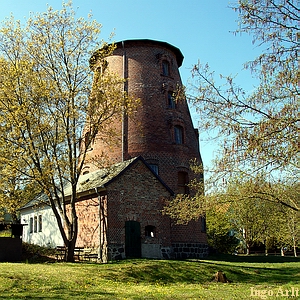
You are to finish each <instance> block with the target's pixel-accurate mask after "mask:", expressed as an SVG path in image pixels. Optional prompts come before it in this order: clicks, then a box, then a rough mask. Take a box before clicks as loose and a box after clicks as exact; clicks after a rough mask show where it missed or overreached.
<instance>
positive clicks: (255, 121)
mask: <svg viewBox="0 0 300 300" xmlns="http://www.w3.org/2000/svg"><path fill="white" fill-rule="evenodd" d="M233 9H234V10H236V11H238V12H239V21H240V23H239V29H238V30H237V33H239V32H241V33H250V34H252V36H253V43H257V44H258V46H259V47H260V49H262V54H261V55H260V56H259V57H257V58H256V59H255V60H254V61H250V62H247V63H246V64H245V68H246V69H247V68H248V69H250V70H251V72H252V74H253V76H256V77H257V78H258V79H259V85H258V87H257V88H256V89H255V90H254V91H253V92H251V93H250V92H247V91H245V90H243V89H242V88H241V87H239V86H237V85H236V84H235V83H234V78H232V77H231V76H222V75H221V78H222V79H225V83H224V85H218V84H217V82H216V79H215V77H214V73H213V72H211V71H210V69H209V66H208V65H207V64H206V65H201V64H198V65H195V67H194V69H193V78H194V81H193V85H192V87H191V90H190V91H191V92H190V96H189V98H190V101H191V103H192V104H193V105H195V107H196V109H197V112H198V114H199V119H200V128H201V129H203V130H205V131H211V132H212V133H213V135H214V137H218V139H219V141H220V144H221V151H220V155H219V157H217V159H216V161H215V165H214V168H213V170H211V171H212V172H213V176H214V181H216V180H217V179H222V180H225V181H226V180H228V178H230V177H231V176H234V175H237V176H241V175H242V176H249V177H252V176H256V174H257V173H259V172H261V171H262V170H263V171H264V172H266V171H268V173H269V174H270V176H271V175H272V176H273V177H274V180H278V179H279V178H280V177H281V179H282V177H284V178H285V181H287V180H293V179H294V178H295V175H296V174H297V170H298V167H297V152H298V143H297V130H298V129H297V122H298V121H299V119H298V103H297V97H298V96H299V87H298V82H297V72H298V62H297V50H298V48H299V40H298V38H299V21H300V18H299V15H300V14H299V9H298V8H297V6H296V4H294V1H287V0H264V1H246V0H245V1H244V0H243V1H239V3H238V4H237V6H236V7H233ZM263 47H265V48H263ZM295 208H296V209H299V207H295Z"/></svg>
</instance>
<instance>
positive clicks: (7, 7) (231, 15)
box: [0, 0, 258, 165]
mask: <svg viewBox="0 0 300 300" xmlns="http://www.w3.org/2000/svg"><path fill="white" fill-rule="evenodd" d="M235 2H236V0H231V2H229V1H228V0H126V1H125V0H73V7H74V8H76V9H77V16H78V17H86V16H87V14H88V13H89V12H92V14H93V16H94V18H95V19H96V20H97V21H98V22H99V23H101V24H102V26H103V27H102V38H103V39H104V40H107V39H108V37H109V35H110V33H111V32H113V31H114V32H115V36H114V40H115V41H121V40H127V39H138V38H141V39H154V40H160V41H165V42H168V43H170V44H172V45H174V46H176V47H178V48H179V49H180V50H181V51H182V53H183V55H184V61H183V65H182V66H181V68H180V74H181V78H182V82H183V84H186V83H187V81H188V80H189V78H190V77H191V73H190V69H191V68H192V66H193V65H194V64H196V63H197V62H198V60H200V61H201V62H202V63H206V62H207V63H209V65H210V66H211V69H212V70H214V71H215V73H216V75H218V74H223V75H229V74H232V75H235V74H238V77H237V80H238V83H240V84H241V85H242V86H243V87H244V88H246V89H248V90H251V89H252V87H253V84H254V81H253V80H252V78H251V75H250V74H249V71H243V70H242V69H243V63H245V62H246V61H249V60H252V59H254V58H255V57H256V56H257V55H258V49H257V48H255V46H254V45H253V44H252V38H251V36H249V35H242V36H241V35H234V34H233V33H232V31H234V30H235V29H237V27H238V23H237V18H238V13H237V12H234V11H233V10H232V9H230V8H229V6H230V3H235ZM61 3H62V1H61V0H48V1H46V0H45V1H44V0H30V1H27V0H0V7H1V10H0V20H1V21H3V20H4V19H5V17H9V15H10V14H11V13H13V15H14V16H15V18H16V19H20V20H24V17H28V16H29V12H43V11H45V10H46V8H47V6H46V5H47V4H49V5H50V6H52V7H53V8H54V9H61ZM193 121H194V126H197V116H196V115H195V114H193ZM200 133H201V135H200V143H201V154H202V158H203V160H204V164H205V165H209V163H210V160H211V159H212V157H213V153H214V150H215V148H216V147H215V145H214V144H212V143H208V142H206V141H205V140H206V136H205V134H204V133H202V132H201V129H200Z"/></svg>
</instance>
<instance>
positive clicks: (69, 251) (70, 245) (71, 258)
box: [66, 239, 76, 262]
mask: <svg viewBox="0 0 300 300" xmlns="http://www.w3.org/2000/svg"><path fill="white" fill-rule="evenodd" d="M75 243H76V240H75V239H73V240H71V241H69V242H68V244H67V245H66V247H67V253H66V261H67V262H74V249H75Z"/></svg>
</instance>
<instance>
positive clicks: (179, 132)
mask: <svg viewBox="0 0 300 300" xmlns="http://www.w3.org/2000/svg"><path fill="white" fill-rule="evenodd" d="M174 141H175V144H176V145H183V144H184V129H183V126H181V125H174Z"/></svg>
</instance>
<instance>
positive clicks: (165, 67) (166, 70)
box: [161, 59, 171, 77]
mask: <svg viewBox="0 0 300 300" xmlns="http://www.w3.org/2000/svg"><path fill="white" fill-rule="evenodd" d="M161 66H162V75H163V76H166V77H170V76H171V73H170V70H171V64H170V62H169V61H168V60H167V59H163V60H162V62H161Z"/></svg>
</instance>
